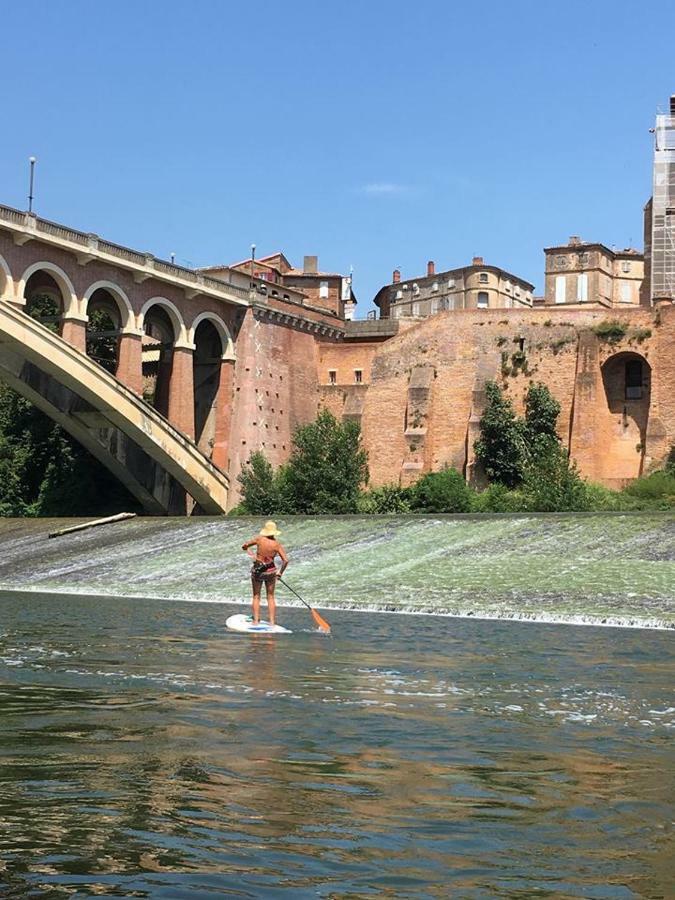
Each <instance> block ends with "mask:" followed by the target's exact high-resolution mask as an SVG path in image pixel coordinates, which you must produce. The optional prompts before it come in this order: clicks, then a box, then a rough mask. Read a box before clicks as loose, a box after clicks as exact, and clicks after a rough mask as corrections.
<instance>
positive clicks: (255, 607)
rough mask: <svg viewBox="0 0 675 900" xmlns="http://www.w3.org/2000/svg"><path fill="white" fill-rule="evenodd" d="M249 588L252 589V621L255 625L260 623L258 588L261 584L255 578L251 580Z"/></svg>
mask: <svg viewBox="0 0 675 900" xmlns="http://www.w3.org/2000/svg"><path fill="white" fill-rule="evenodd" d="M251 587H252V588H253V603H252V606H253V621H254V622H255V623H256V624H257V623H258V622H259V621H260V588H261V587H262V582H261V581H258V579H257V578H251Z"/></svg>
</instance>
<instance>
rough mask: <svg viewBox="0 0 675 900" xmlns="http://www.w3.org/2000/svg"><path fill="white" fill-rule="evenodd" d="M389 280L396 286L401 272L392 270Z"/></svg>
mask: <svg viewBox="0 0 675 900" xmlns="http://www.w3.org/2000/svg"><path fill="white" fill-rule="evenodd" d="M391 280H392V282H393V283H394V284H398V283H399V282H400V280H401V270H400V269H394V274H393V275H392V277H391Z"/></svg>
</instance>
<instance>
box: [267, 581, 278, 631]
mask: <svg viewBox="0 0 675 900" xmlns="http://www.w3.org/2000/svg"><path fill="white" fill-rule="evenodd" d="M276 584H277V579H276V577H275V578H266V579H265V591H266V592H267V608H268V610H269V619H270V625H274V620H275V618H276V615H277V603H276V600H275V599H274V588H275V587H276Z"/></svg>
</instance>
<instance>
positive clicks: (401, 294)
mask: <svg viewBox="0 0 675 900" xmlns="http://www.w3.org/2000/svg"><path fill="white" fill-rule="evenodd" d="M396 299H397V300H402V299H403V291H402V290H400V289H399V290H398V291H396Z"/></svg>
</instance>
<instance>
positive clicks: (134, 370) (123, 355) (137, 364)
mask: <svg viewBox="0 0 675 900" xmlns="http://www.w3.org/2000/svg"><path fill="white" fill-rule="evenodd" d="M142 350H143V332H140V331H123V332H122V333H121V334H120V340H119V348H118V353H117V371H116V372H115V375H116V377H117V378H119V380H120V381H121V382H122V383H123V384H125V385H126V386H127V387H128V388H129V390H132V391H133V392H134V393H135V394H138V396H139V397H142V396H143V358H142Z"/></svg>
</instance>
